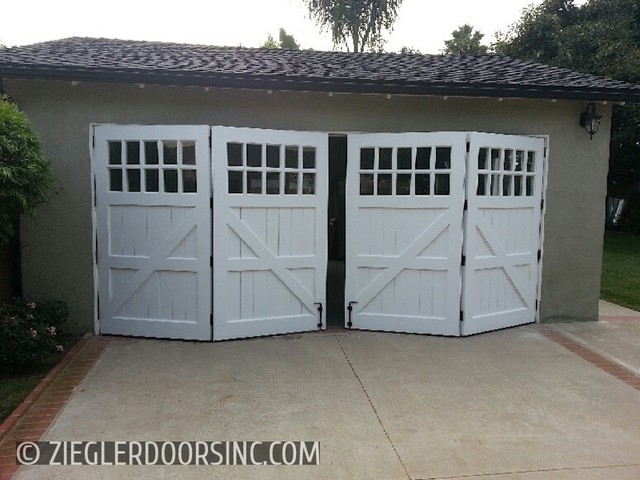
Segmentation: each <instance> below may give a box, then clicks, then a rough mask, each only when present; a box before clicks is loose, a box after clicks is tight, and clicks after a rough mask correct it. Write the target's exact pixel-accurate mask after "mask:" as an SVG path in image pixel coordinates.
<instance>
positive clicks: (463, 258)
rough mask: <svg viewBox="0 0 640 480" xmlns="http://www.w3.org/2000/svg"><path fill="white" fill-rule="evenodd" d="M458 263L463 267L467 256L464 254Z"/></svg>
mask: <svg viewBox="0 0 640 480" xmlns="http://www.w3.org/2000/svg"><path fill="white" fill-rule="evenodd" d="M460 262H461V263H462V266H463V267H464V266H465V265H466V264H467V256H466V255H465V254H462V258H461V259H460Z"/></svg>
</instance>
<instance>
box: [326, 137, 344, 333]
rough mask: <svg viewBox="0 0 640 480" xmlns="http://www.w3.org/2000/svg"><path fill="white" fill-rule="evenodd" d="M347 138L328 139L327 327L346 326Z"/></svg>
mask: <svg viewBox="0 0 640 480" xmlns="http://www.w3.org/2000/svg"><path fill="white" fill-rule="evenodd" d="M346 177H347V136H346V135H330V136H329V205H328V213H329V215H328V222H329V228H328V238H327V242H328V243H327V248H328V264H327V311H326V315H327V327H329V328H340V327H343V326H344V311H345V310H344V308H345V306H344V305H345V304H344V288H345V185H346Z"/></svg>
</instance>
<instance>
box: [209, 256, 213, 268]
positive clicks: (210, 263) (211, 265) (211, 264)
mask: <svg viewBox="0 0 640 480" xmlns="http://www.w3.org/2000/svg"><path fill="white" fill-rule="evenodd" d="M209 266H210V267H213V255H211V256H210V257H209Z"/></svg>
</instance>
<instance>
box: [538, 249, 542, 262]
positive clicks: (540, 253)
mask: <svg viewBox="0 0 640 480" xmlns="http://www.w3.org/2000/svg"><path fill="white" fill-rule="evenodd" d="M540 260H542V250H538V261H540Z"/></svg>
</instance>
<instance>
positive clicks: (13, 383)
mask: <svg viewBox="0 0 640 480" xmlns="http://www.w3.org/2000/svg"><path fill="white" fill-rule="evenodd" d="M60 340H61V343H62V344H63V346H64V349H65V352H66V351H68V350H69V349H70V348H71V347H72V346H73V345H74V344H75V343H76V342H77V341H78V340H79V337H76V336H62V337H61V338H60ZM63 356H64V353H59V354H54V355H51V356H50V357H49V358H47V359H46V360H44V361H42V362H40V363H38V364H36V365H28V366H12V365H1V366H0V423H1V422H3V421H4V420H5V419H6V418H7V417H8V416H9V415H11V413H12V412H13V411H14V410H15V409H16V407H17V406H18V405H20V404H21V403H22V401H23V400H24V399H25V397H26V396H27V395H29V394H30V393H31V391H32V390H33V389H34V388H35V387H36V386H37V385H38V383H40V381H41V380H42V379H43V378H44V377H46V376H47V373H49V371H50V370H51V369H52V368H53V367H55V366H56V365H57V364H58V362H59V361H60V360H61V359H62V357H63Z"/></svg>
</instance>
